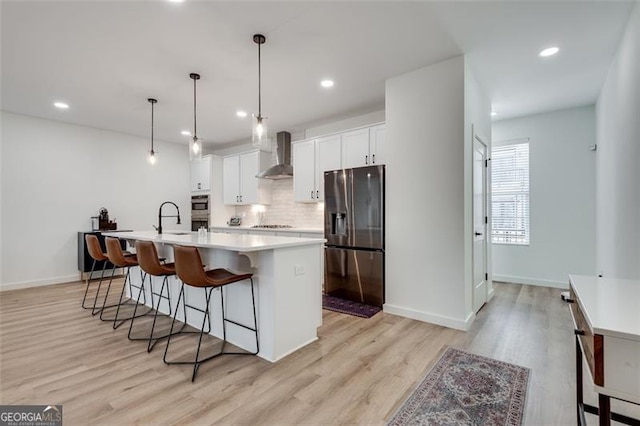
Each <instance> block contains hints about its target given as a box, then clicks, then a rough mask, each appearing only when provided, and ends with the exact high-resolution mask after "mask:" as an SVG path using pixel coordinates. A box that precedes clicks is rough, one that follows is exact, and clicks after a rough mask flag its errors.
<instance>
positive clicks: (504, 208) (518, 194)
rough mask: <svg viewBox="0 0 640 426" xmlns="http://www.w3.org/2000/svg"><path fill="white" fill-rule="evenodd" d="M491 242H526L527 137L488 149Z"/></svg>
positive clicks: (527, 225) (498, 143) (527, 238)
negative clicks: (489, 156)
mask: <svg viewBox="0 0 640 426" xmlns="http://www.w3.org/2000/svg"><path fill="white" fill-rule="evenodd" d="M491 216H492V222H491V242H492V243H498V244H529V139H528V138H527V139H519V140H515V141H506V142H496V143H495V144H494V145H493V148H492V149H491Z"/></svg>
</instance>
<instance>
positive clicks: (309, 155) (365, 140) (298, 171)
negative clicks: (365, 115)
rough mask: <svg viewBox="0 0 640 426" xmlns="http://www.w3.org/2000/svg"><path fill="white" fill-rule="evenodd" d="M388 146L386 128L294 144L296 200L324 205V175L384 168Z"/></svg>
mask: <svg viewBox="0 0 640 426" xmlns="http://www.w3.org/2000/svg"><path fill="white" fill-rule="evenodd" d="M384 146H385V142H384V124H379V125H376V126H372V127H365V128H361V129H356V130H351V131H348V132H344V133H338V134H334V135H329V136H324V137H321V138H316V139H307V140H303V141H297V142H293V143H292V149H293V200H294V201H297V202H301V203H315V202H318V201H324V172H326V171H329V170H338V169H349V168H352V167H362V166H373V165H377V164H384V163H385V160H386V157H385V151H384Z"/></svg>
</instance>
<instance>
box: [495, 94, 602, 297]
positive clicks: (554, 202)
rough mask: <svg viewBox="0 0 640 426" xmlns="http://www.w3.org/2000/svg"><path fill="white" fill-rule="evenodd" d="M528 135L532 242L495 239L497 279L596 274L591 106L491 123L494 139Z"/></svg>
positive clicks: (553, 283) (551, 282)
mask: <svg viewBox="0 0 640 426" xmlns="http://www.w3.org/2000/svg"><path fill="white" fill-rule="evenodd" d="M526 137H528V138H530V141H529V179H530V181H529V183H530V215H531V216H530V230H531V237H530V244H529V245H528V246H515V245H505V244H493V245H492V250H493V279H494V280H497V281H509V282H515V283H522V284H535V285H543V286H550V287H560V288H567V287H568V275H569V274H584V275H594V274H595V272H596V271H595V253H596V234H595V228H596V213H595V209H596V207H595V187H596V170H595V168H596V153H595V152H594V151H591V150H590V149H589V146H590V145H593V144H595V143H596V131H595V110H594V107H593V106H587V107H582V108H573V109H568V110H562V111H555V112H550V113H546V114H537V115H532V116H528V117H522V118H517V119H513V120H503V121H498V122H495V123H494V124H493V142H494V143H496V142H499V141H505V140H511V139H519V138H526Z"/></svg>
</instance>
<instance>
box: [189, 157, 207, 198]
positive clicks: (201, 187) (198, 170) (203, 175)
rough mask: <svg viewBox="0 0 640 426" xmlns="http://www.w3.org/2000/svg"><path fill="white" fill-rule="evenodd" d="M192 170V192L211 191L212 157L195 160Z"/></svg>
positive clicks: (192, 162)
mask: <svg viewBox="0 0 640 426" xmlns="http://www.w3.org/2000/svg"><path fill="white" fill-rule="evenodd" d="M190 170H191V192H200V191H209V190H210V189H211V157H210V156H208V155H207V156H204V157H202V159H201V160H193V161H191V165H190Z"/></svg>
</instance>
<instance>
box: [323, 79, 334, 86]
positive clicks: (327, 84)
mask: <svg viewBox="0 0 640 426" xmlns="http://www.w3.org/2000/svg"><path fill="white" fill-rule="evenodd" d="M320 86H322V87H333V80H322V81H321V82H320Z"/></svg>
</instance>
